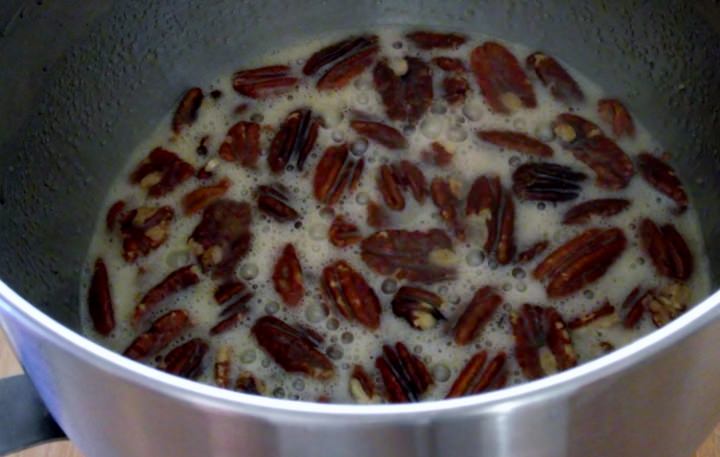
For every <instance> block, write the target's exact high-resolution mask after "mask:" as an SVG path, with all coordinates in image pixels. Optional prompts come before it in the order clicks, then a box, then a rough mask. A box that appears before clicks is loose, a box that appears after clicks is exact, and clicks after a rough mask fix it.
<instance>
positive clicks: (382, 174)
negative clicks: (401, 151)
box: [377, 160, 427, 211]
mask: <svg viewBox="0 0 720 457" xmlns="http://www.w3.org/2000/svg"><path fill="white" fill-rule="evenodd" d="M377 182H378V190H379V191H380V194H381V195H382V196H383V200H385V204H386V205H387V207H388V208H390V209H393V210H395V211H401V210H403V209H404V208H405V197H404V196H403V193H402V191H403V190H406V189H409V190H410V191H411V192H412V194H413V197H414V198H415V200H416V201H417V202H418V203H421V204H422V203H423V202H424V201H425V193H426V192H427V183H426V181H425V175H424V174H423V172H422V171H421V170H420V169H419V168H418V167H417V166H415V165H414V164H412V163H411V162H409V161H407V160H401V161H400V162H397V163H393V164H384V165H382V166H380V168H379V169H378V177H377Z"/></svg>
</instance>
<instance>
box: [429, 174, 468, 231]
mask: <svg viewBox="0 0 720 457" xmlns="http://www.w3.org/2000/svg"><path fill="white" fill-rule="evenodd" d="M459 187H460V183H459V182H457V181H455V180H453V178H450V179H443V178H439V177H435V178H433V180H432V182H431V183H430V196H431V197H432V201H433V203H434V204H435V206H436V207H437V208H438V209H439V210H440V217H441V218H442V219H443V220H444V221H445V223H446V224H447V225H448V226H449V227H450V228H452V230H453V232H454V234H455V237H456V238H457V239H458V240H461V241H463V240H465V225H464V224H463V222H462V221H461V220H460V216H459V214H458V212H459V210H460V195H459V194H460V189H459Z"/></svg>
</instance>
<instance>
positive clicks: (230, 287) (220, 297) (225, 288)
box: [213, 279, 249, 305]
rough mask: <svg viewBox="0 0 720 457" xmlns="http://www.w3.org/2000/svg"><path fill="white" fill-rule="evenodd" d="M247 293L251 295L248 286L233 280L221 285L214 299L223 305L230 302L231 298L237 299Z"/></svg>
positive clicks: (216, 290)
mask: <svg viewBox="0 0 720 457" xmlns="http://www.w3.org/2000/svg"><path fill="white" fill-rule="evenodd" d="M246 292H248V293H249V291H248V290H247V286H246V285H245V284H244V283H242V282H240V281H235V280H233V279H231V280H229V281H227V282H224V283H222V284H220V285H219V286H218V287H217V289H215V293H214V294H213V297H214V298H215V301H216V302H217V303H218V304H220V305H222V304H223V303H226V302H228V301H230V299H231V298H234V297H237V296H239V295H241V294H243V295H244V294H245V293H246Z"/></svg>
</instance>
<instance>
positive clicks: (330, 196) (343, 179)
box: [313, 144, 365, 205]
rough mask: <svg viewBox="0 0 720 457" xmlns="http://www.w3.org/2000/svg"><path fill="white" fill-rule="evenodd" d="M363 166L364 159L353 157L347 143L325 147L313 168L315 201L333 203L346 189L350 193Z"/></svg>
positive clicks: (356, 183) (358, 178)
mask: <svg viewBox="0 0 720 457" xmlns="http://www.w3.org/2000/svg"><path fill="white" fill-rule="evenodd" d="M364 166H365V159H362V158H361V159H357V158H355V157H353V155H352V154H350V148H349V147H348V145H347V144H342V145H339V146H330V147H329V148H327V149H326V150H325V153H324V154H323V156H322V158H321V159H320V162H318V164H317V167H316V168H315V177H314V179H313V193H314V195H315V198H316V199H317V201H319V202H320V203H324V204H327V205H333V204H335V203H337V202H338V200H340V198H342V197H343V194H345V193H346V191H347V194H350V193H352V192H353V191H354V190H355V188H356V187H357V185H358V182H359V180H360V176H361V175H362V171H363V167H364Z"/></svg>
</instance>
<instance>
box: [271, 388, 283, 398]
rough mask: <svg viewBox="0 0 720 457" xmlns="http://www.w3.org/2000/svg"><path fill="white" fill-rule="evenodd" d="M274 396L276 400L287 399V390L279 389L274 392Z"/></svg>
mask: <svg viewBox="0 0 720 457" xmlns="http://www.w3.org/2000/svg"><path fill="white" fill-rule="evenodd" d="M272 394H273V397H275V398H285V389H283V388H282V387H277V388H275V389H274V390H273V392H272Z"/></svg>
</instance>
